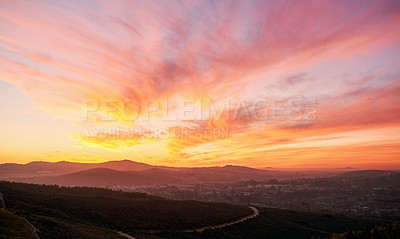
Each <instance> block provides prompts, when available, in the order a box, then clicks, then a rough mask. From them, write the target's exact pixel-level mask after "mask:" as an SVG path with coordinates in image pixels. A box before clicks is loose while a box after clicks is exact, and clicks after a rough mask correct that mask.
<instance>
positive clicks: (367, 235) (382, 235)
mask: <svg viewBox="0 0 400 239" xmlns="http://www.w3.org/2000/svg"><path fill="white" fill-rule="evenodd" d="M396 238H400V223H399V222H396V223H393V224H390V225H380V226H376V227H375V228H374V229H371V230H368V231H367V230H364V231H350V232H344V233H341V234H335V235H333V236H332V239H396Z"/></svg>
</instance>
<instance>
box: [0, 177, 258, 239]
mask: <svg viewBox="0 0 400 239" xmlns="http://www.w3.org/2000/svg"><path fill="white" fill-rule="evenodd" d="M0 192H2V193H3V198H4V201H5V202H6V205H7V210H9V211H11V212H13V213H16V214H18V215H21V216H23V217H25V218H27V219H28V220H29V221H30V222H31V223H32V224H33V225H35V227H36V228H37V231H38V234H39V236H40V237H43V238H85V237H86V236H80V235H86V234H87V233H91V232H96V233H98V234H103V233H104V234H105V235H107V234H109V230H114V231H115V230H122V231H138V230H139V231H143V230H180V229H188V228H196V227H201V226H209V225H214V224H220V223H225V222H227V221H231V220H236V219H238V218H240V217H243V216H247V215H249V214H251V213H252V210H251V209H249V208H248V207H246V206H237V205H230V204H224V203H205V202H196V201H172V200H167V199H163V198H160V197H153V196H148V195H146V194H140V193H125V192H121V191H111V190H107V189H101V188H88V187H75V188H67V187H58V186H45V185H33V184H24V183H10V182H0ZM107 230H108V231H107ZM113 234H116V233H115V232H113ZM92 237H93V236H92ZM86 238H87V237H86ZM96 238H99V237H97V236H96Z"/></svg>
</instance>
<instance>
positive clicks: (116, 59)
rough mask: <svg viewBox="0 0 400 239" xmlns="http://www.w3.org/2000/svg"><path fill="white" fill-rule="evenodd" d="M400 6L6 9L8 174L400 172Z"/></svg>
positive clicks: (0, 46) (2, 59)
mask: <svg viewBox="0 0 400 239" xmlns="http://www.w3.org/2000/svg"><path fill="white" fill-rule="evenodd" d="M399 26H400V2H399V1H395V0H393V1H390V0H386V1H378V0H377V1H308V0H304V1H285V0H280V1H241V0H239V1H227V0H221V1H206V0H201V1H171V0H168V1H167V0H160V1H147V0H146V1H105V0H104V1H100V0H98V1H97V0H96V1H59V0H56V1H44V0H43V1H36V0H31V1H26V0H25V1H18V0H17V1H8V0H1V1H0V100H1V101H0V116H1V117H0V132H1V134H0V163H27V162H30V161H38V160H41V161H51V162H55V161H64V160H66V161H73V162H104V161H109V160H122V159H130V160H134V161H139V162H144V163H150V164H157V165H168V166H193V167H200V166H201V167H203V166H216V165H219V166H223V165H226V164H233V165H243V166H250V167H257V168H263V167H275V168H343V167H354V168H362V169H372V168H374V169H400V67H399V62H400V31H399V30H398V27H399Z"/></svg>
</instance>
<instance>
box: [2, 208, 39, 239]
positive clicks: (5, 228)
mask: <svg viewBox="0 0 400 239" xmlns="http://www.w3.org/2000/svg"><path fill="white" fill-rule="evenodd" d="M0 238H1V239H18V238H19V239H21V238H24V239H36V238H37V237H36V235H35V232H34V229H33V227H32V226H31V225H29V223H28V222H27V221H26V220H25V219H24V218H23V217H20V216H17V215H15V214H13V213H11V212H9V211H6V210H4V209H0Z"/></svg>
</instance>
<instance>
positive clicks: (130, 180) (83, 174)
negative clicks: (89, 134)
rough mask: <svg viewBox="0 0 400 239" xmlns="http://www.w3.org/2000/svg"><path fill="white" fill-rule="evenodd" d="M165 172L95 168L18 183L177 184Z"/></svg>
mask: <svg viewBox="0 0 400 239" xmlns="http://www.w3.org/2000/svg"><path fill="white" fill-rule="evenodd" d="M164 171H165V170H161V169H149V170H144V171H139V172H137V171H118V170H113V169H108V168H94V169H88V170H83V171H79V172H75V173H71V174H66V175H61V176H49V177H31V178H25V179H24V178H21V179H18V180H17V181H21V182H29V183H37V184H57V185H62V186H70V185H73V186H89V187H107V186H113V185H120V186H133V185H151V184H168V183H177V182H178V179H176V178H173V177H171V176H168V175H167V174H168V171H167V174H165V173H164V174H163V172H164Z"/></svg>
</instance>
